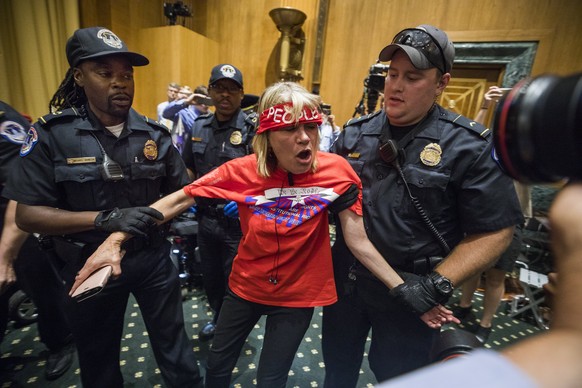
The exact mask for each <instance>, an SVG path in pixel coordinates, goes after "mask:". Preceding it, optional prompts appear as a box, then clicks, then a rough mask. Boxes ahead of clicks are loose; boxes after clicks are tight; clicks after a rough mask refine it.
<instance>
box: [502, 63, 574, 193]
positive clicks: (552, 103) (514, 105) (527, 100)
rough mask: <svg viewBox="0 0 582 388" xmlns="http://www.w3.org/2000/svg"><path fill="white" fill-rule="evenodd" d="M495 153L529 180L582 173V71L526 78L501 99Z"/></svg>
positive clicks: (551, 179)
mask: <svg viewBox="0 0 582 388" xmlns="http://www.w3.org/2000/svg"><path fill="white" fill-rule="evenodd" d="M493 133H494V143H495V153H496V155H497V158H498V159H499V162H500V164H501V166H502V167H503V169H504V170H505V172H506V173H507V174H508V175H510V176H511V177H512V178H514V179H516V180H518V181H520V182H523V183H551V182H557V181H559V180H561V179H565V178H574V179H582V161H581V160H580V155H581V154H582V152H581V151H582V73H580V74H574V75H570V76H566V77H560V76H556V75H541V76H538V77H535V78H528V79H524V80H522V81H520V82H519V83H518V84H517V85H516V86H515V87H514V88H513V89H512V90H510V91H509V93H507V94H506V95H504V96H503V97H502V98H501V99H500V100H499V102H498V104H497V107H496V109H495V115H494V117H493Z"/></svg>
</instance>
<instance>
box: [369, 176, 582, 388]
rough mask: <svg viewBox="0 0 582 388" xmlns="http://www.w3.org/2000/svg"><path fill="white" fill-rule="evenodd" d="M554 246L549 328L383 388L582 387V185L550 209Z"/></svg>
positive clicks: (568, 191) (381, 387)
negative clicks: (427, 387)
mask: <svg viewBox="0 0 582 388" xmlns="http://www.w3.org/2000/svg"><path fill="white" fill-rule="evenodd" d="M549 219H550V225H551V228H552V248H553V250H554V254H555V260H556V268H557V273H558V274H559V279H558V281H557V284H555V283H554V282H555V281H556V277H555V275H554V274H551V276H550V277H549V279H550V283H549V285H548V287H546V289H547V290H555V295H554V296H553V297H552V306H553V313H552V324H551V328H550V330H549V331H545V332H543V333H541V334H537V335H535V336H533V337H530V338H527V339H524V340H522V341H520V342H518V343H516V344H512V345H510V346H508V347H506V348H505V349H503V350H502V351H501V352H500V353H497V352H495V351H492V350H486V349H478V350H475V351H473V352H472V353H471V354H470V355H468V356H467V357H464V358H456V359H454V360H451V361H448V362H445V363H442V364H438V365H434V366H431V367H428V368H425V369H422V370H419V371H417V372H414V373H410V374H408V375H405V376H402V377H400V378H397V379H394V380H390V381H387V382H385V383H383V384H381V385H379V386H378V388H400V387H402V388H405V387H422V386H430V387H437V388H438V387H443V388H444V387H446V388H450V387H467V386H470V387H472V388H480V387H483V388H489V387H511V388H515V387H552V388H569V387H579V386H580V382H581V381H582V368H580V364H581V363H582V303H581V300H582V288H580V279H581V278H582V184H580V183H572V184H569V185H567V186H566V187H565V188H564V189H562V191H561V192H560V193H559V194H558V196H557V197H556V199H555V201H554V203H553V204H552V207H551V209H550V216H549Z"/></svg>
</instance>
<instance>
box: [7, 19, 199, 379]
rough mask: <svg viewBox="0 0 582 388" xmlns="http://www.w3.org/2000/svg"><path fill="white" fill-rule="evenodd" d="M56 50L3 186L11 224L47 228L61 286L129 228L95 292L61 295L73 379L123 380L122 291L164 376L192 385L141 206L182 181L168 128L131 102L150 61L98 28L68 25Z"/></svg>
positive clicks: (184, 340)
mask: <svg viewBox="0 0 582 388" xmlns="http://www.w3.org/2000/svg"><path fill="white" fill-rule="evenodd" d="M66 54H67V60H68V62H69V64H70V66H71V67H70V69H69V70H68V72H67V75H66V77H65V79H64V81H63V82H62V84H61V86H60V87H59V89H58V90H57V92H56V93H55V95H54V96H53V99H52V100H51V102H50V104H49V108H52V109H51V110H52V111H53V112H54V113H53V114H49V115H47V116H44V117H42V118H40V120H39V121H38V122H37V123H35V125H34V126H33V127H32V128H31V129H30V130H29V131H28V137H27V140H26V142H25V144H24V145H23V147H22V149H21V152H20V153H21V156H22V158H21V162H20V163H19V165H18V169H17V171H16V173H15V174H13V175H12V177H15V176H16V177H17V179H11V180H10V184H9V185H8V186H7V190H6V193H5V195H6V196H7V197H9V198H11V199H14V200H16V201H18V202H19V204H18V208H17V214H16V220H17V222H18V224H19V226H21V227H22V228H23V229H25V230H27V231H30V232H38V233H42V234H45V235H50V236H52V239H51V240H52V241H51V242H52V249H53V251H54V254H55V259H57V260H58V262H59V264H60V266H61V269H60V273H61V275H62V277H63V279H64V280H65V282H66V285H67V289H70V287H71V285H72V284H73V282H74V279H75V275H76V273H77V272H78V271H79V269H80V268H82V267H83V264H84V262H85V260H86V259H87V257H88V256H89V254H90V253H91V252H92V251H93V250H94V249H95V248H96V247H97V246H98V244H100V243H101V242H102V241H103V240H104V239H105V237H106V236H108V235H109V233H110V232H112V231H119V230H124V231H126V232H129V233H131V234H133V235H135V237H134V238H133V239H131V240H129V241H128V244H127V245H125V246H124V249H125V251H126V253H125V256H124V258H123V261H122V263H121V265H120V266H118V267H117V268H114V269H113V275H114V278H113V279H110V280H109V283H108V284H107V285H106V287H105V288H104V289H103V290H102V291H101V292H100V293H98V294H96V295H95V296H93V297H92V298H90V299H87V300H84V301H81V302H79V301H76V300H74V299H72V298H68V301H67V306H66V307H67V314H68V317H69V318H70V323H71V326H72V331H73V335H74V338H75V342H76V344H77V349H78V354H79V364H80V367H81V380H82V383H83V386H84V387H122V386H123V377H122V374H121V371H120V367H119V362H120V354H119V353H120V342H121V335H122V332H123V321H124V316H125V310H126V306H127V302H128V298H129V295H130V293H131V294H133V296H134V297H135V299H136V301H137V303H138V304H139V306H140V310H141V312H142V314H143V319H144V322H145V324H146V327H147V329H148V335H149V339H150V342H151V345H152V348H153V352H154V355H155V357H156V361H157V363H158V366H159V368H160V371H161V374H162V377H163V379H164V380H165V383H166V384H167V386H170V387H196V386H199V385H201V377H200V373H199V369H198V366H197V362H196V359H195V357H194V353H193V350H192V346H191V345H190V343H189V340H188V337H187V335H186V331H185V329H184V317H183V312H182V304H181V292H180V284H179V278H178V274H177V269H176V267H175V266H174V265H173V264H172V262H171V260H170V258H169V252H170V251H169V249H170V247H169V242H168V241H167V239H166V238H165V236H164V231H163V230H162V229H160V228H158V227H157V226H156V225H157V224H156V219H159V218H160V214H159V213H158V212H157V211H155V210H153V209H151V208H149V207H147V206H146V205H147V204H149V203H151V202H153V201H155V200H157V199H159V198H160V196H162V195H164V194H165V193H168V192H173V191H175V190H177V189H178V188H180V187H182V186H183V185H184V184H186V183H187V182H188V176H187V173H186V169H185V167H184V164H183V162H182V160H181V158H180V155H179V153H178V151H177V150H176V148H175V147H174V146H173V145H172V140H171V138H170V135H169V133H168V131H167V129H166V128H165V127H163V126H162V125H160V124H157V123H156V122H155V121H153V120H150V119H147V118H145V117H143V116H141V115H139V114H138V113H137V112H136V111H135V110H133V109H132V108H131V105H132V102H133V95H134V80H133V66H144V65H147V64H148V63H149V61H148V59H147V58H145V57H144V56H142V55H140V54H137V53H133V52H130V51H128V49H127V47H126V45H125V44H124V43H123V42H122V41H121V40H120V39H119V38H118V37H117V36H116V35H115V34H114V33H113V32H111V31H109V30H108V29H105V28H102V27H91V28H84V29H79V30H77V31H75V33H74V34H73V36H72V37H71V38H69V40H68V41H67V45H66ZM55 110H56V111H55Z"/></svg>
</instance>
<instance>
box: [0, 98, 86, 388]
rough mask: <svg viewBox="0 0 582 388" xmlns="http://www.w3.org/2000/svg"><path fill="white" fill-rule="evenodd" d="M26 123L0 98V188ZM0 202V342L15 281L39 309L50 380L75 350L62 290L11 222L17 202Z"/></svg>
mask: <svg viewBox="0 0 582 388" xmlns="http://www.w3.org/2000/svg"><path fill="white" fill-rule="evenodd" d="M29 127H30V122H29V121H28V120H27V119H26V118H25V117H23V116H22V115H21V114H20V113H18V112H17V111H16V110H14V108H12V107H11V106H10V105H8V104H6V103H4V102H2V101H0V190H2V189H3V187H4V184H5V183H6V180H7V177H8V176H9V175H10V173H11V172H12V171H13V170H14V164H15V163H17V160H18V153H19V151H20V147H21V146H22V143H24V140H25V139H26V133H27V132H28V128H29ZM0 203H1V205H0V230H1V231H2V238H1V239H0V305H1V307H0V309H1V310H0V311H1V312H2V314H0V317H1V318H0V341H1V339H2V338H3V337H4V330H5V329H6V323H7V320H8V302H9V298H10V296H11V295H12V292H10V290H9V289H10V287H11V285H13V284H15V283H14V282H15V281H16V280H17V281H18V287H19V288H21V289H23V290H24V291H25V292H26V294H27V295H28V296H29V297H30V298H31V299H32V300H33V302H34V304H35V307H36V310H37V312H38V332H39V335H40V338H41V340H42V342H43V343H44V344H45V345H46V347H47V348H48V350H49V354H48V357H47V360H46V364H45V377H46V378H47V379H48V380H54V379H56V378H58V377H60V376H62V375H63V374H64V373H65V372H66V371H67V370H68V369H69V367H70V366H71V364H72V363H73V354H74V350H75V347H74V344H73V339H72V335H71V330H70V329H69V324H68V322H67V320H66V319H65V313H64V310H63V309H64V301H65V298H66V291H65V288H64V287H63V285H62V283H61V282H60V280H59V279H58V278H57V276H56V274H55V272H54V270H53V268H52V267H51V265H50V263H49V260H48V258H47V257H46V255H45V254H44V253H43V252H42V251H41V250H40V247H39V244H38V241H37V239H36V237H35V236H33V235H30V234H29V233H26V232H24V231H22V230H20V229H19V228H18V227H17V226H16V223H15V221H14V216H15V213H16V203H15V202H14V201H7V200H6V199H5V198H0ZM12 288H14V286H12Z"/></svg>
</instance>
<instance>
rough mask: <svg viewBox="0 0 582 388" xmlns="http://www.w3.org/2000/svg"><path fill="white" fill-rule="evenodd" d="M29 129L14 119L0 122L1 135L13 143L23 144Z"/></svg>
mask: <svg viewBox="0 0 582 388" xmlns="http://www.w3.org/2000/svg"><path fill="white" fill-rule="evenodd" d="M27 132H28V129H27V128H24V127H23V126H22V124H20V123H18V122H16V121H13V120H5V121H2V122H0V136H2V137H3V138H5V139H6V140H8V141H9V142H10V143H13V144H22V143H24V141H25V140H26V137H27Z"/></svg>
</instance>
